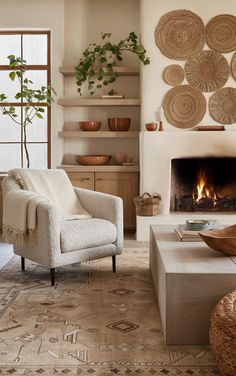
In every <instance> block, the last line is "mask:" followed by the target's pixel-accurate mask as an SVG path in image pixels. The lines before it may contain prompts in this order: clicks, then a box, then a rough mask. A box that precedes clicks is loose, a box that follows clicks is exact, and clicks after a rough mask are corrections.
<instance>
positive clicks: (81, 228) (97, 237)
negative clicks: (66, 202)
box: [60, 218, 117, 253]
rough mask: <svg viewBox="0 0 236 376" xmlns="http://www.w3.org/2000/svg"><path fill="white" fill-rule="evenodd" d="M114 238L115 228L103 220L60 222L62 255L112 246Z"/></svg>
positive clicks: (115, 234)
mask: <svg viewBox="0 0 236 376" xmlns="http://www.w3.org/2000/svg"><path fill="white" fill-rule="evenodd" d="M116 238H117V229H116V226H115V225H114V224H113V223H111V222H110V221H107V220H105V219H98V218H91V219H78V220H72V221H61V222H60V242H61V252H62V253H66V252H71V251H76V250H80V249H85V248H93V247H98V246H103V245H107V244H112V243H113V242H115V240H116Z"/></svg>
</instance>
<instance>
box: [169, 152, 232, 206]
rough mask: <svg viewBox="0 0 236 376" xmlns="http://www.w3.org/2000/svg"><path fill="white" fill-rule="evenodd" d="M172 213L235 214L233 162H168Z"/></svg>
mask: <svg viewBox="0 0 236 376" xmlns="http://www.w3.org/2000/svg"><path fill="white" fill-rule="evenodd" d="M170 200H171V201H170V210H171V211H172V212H234V211H235V212H236V158H229V157H227V158H219V157H217V158H176V159H172V160H171V198H170Z"/></svg>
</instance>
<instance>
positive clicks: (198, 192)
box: [192, 168, 217, 205]
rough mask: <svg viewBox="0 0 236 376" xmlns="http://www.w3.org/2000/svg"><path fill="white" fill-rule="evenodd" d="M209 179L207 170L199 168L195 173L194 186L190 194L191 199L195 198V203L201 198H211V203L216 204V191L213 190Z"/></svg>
mask: <svg viewBox="0 0 236 376" xmlns="http://www.w3.org/2000/svg"><path fill="white" fill-rule="evenodd" d="M209 180H210V179H209V177H208V176H207V170H206V169H204V168H200V170H199V172H198V175H197V184H196V188H195V189H194V191H193V194H192V197H193V200H195V201H196V203H197V204H199V203H200V201H201V200H203V199H210V200H212V202H213V205H216V200H217V197H216V193H215V191H214V187H213V185H212V184H211V183H210V181H209Z"/></svg>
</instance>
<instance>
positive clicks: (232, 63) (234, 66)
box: [230, 52, 236, 80]
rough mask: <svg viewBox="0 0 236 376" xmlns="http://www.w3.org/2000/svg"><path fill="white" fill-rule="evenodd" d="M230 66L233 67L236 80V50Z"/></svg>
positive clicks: (232, 71) (232, 70)
mask: <svg viewBox="0 0 236 376" xmlns="http://www.w3.org/2000/svg"><path fill="white" fill-rule="evenodd" d="M230 68H231V73H232V76H233V78H234V79H235V80H236V52H235V53H234V55H233V57H232V60H231V65H230Z"/></svg>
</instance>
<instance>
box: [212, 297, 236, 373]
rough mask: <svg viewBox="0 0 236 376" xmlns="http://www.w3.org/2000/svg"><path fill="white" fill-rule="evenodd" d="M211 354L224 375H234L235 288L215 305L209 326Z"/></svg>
mask: <svg viewBox="0 0 236 376" xmlns="http://www.w3.org/2000/svg"><path fill="white" fill-rule="evenodd" d="M210 344H211V350H212V354H213V355H214V357H215V359H216V362H217V365H218V367H219V369H220V371H221V374H222V375H224V376H235V375H236V290H235V291H233V292H231V293H229V294H227V295H226V296H224V297H223V298H222V299H221V300H220V301H219V303H218V304H217V305H216V307H215V309H214V311H213V313H212V317H211V328H210Z"/></svg>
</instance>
